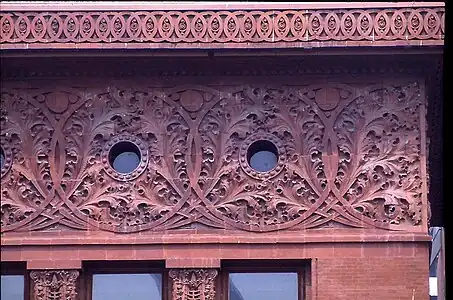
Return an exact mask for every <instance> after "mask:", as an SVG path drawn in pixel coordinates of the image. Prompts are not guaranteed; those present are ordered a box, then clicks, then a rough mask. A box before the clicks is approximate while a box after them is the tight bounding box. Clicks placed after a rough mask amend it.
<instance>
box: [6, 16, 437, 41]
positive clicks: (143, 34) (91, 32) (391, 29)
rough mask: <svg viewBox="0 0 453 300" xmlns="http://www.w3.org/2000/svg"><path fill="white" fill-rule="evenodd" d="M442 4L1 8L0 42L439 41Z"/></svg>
mask: <svg viewBox="0 0 453 300" xmlns="http://www.w3.org/2000/svg"><path fill="white" fill-rule="evenodd" d="M444 15H445V9H444V8H443V7H439V8H403V9H386V10H379V9H366V10H357V9H356V10H354V9H353V10H348V11H345V10H308V11H306V10H304V11H293V10H286V11H251V12H244V11H231V12H228V11H219V12H212V11H202V12H193V11H190V12H181V11H171V12H160V11H152V12H146V11H140V12H129V11H127V12H125V11H123V12H115V13H113V12H73V13H70V12H45V13H35V12H26V13H21V14H16V13H6V12H2V13H1V17H0V24H1V31H0V43H2V44H10V43H40V46H41V47H44V48H45V47H46V45H45V44H46V43H72V42H76V43H98V42H104V43H133V42H151V43H181V42H183V43H188V44H190V43H194V44H195V43H196V44H198V43H214V42H215V43H229V42H232V43H238V42H241V43H243V42H255V43H257V44H258V43H262V42H272V43H273V42H279V41H285V42H295V41H299V42H310V41H338V42H342V41H378V40H383V41H385V40H393V41H394V40H404V41H406V40H426V39H434V40H442V39H443V34H444V22H445V17H444Z"/></svg>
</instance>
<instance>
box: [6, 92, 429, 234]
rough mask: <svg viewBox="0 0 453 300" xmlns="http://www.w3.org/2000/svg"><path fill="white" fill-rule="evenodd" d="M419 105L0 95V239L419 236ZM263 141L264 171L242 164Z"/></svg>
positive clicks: (377, 96)
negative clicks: (4, 235)
mask: <svg viewBox="0 0 453 300" xmlns="http://www.w3.org/2000/svg"><path fill="white" fill-rule="evenodd" d="M422 94H423V93H422V91H421V88H420V87H419V86H418V84H417V83H405V84H400V85H399V84H393V85H385V86H382V85H377V86H369V87H360V88H358V87H352V86H348V85H341V84H331V85H327V84H326V85H309V86H300V87H295V86H293V87H288V86H276V87H272V86H258V85H257V86H240V87H225V88H223V89H221V90H218V89H214V88H211V87H207V86H205V87H200V86H190V87H176V88H171V89H158V88H142V87H134V88H131V87H129V88H122V87H119V86H116V87H115V86H110V87H108V88H97V89H96V88H93V89H83V90H82V89H79V90H77V89H70V88H66V89H65V88H60V89H55V90H20V91H18V90H4V91H2V131H1V139H2V150H3V153H4V156H5V160H4V161H5V164H4V165H3V167H2V206H1V213H2V231H8V230H39V229H41V228H45V227H48V226H52V225H53V224H61V225H64V226H66V227H69V228H75V229H88V228H98V229H100V230H107V231H113V232H135V231H143V230H155V231H159V230H166V229H178V228H186V227H187V226H191V224H202V225H204V226H209V227H213V228H226V229H240V230H246V231H272V230H280V229H291V228H294V229H297V230H302V229H310V228H320V227H325V226H341V227H345V226H346V227H354V228H363V227H369V228H383V229H394V230H408V231H418V230H419V229H417V228H420V227H421V225H422V224H423V223H424V222H426V220H424V219H423V218H426V217H424V215H423V211H424V210H426V205H427V204H426V200H425V199H426V191H425V190H424V188H423V181H424V180H426V175H425V170H424V169H423V168H424V164H423V159H424V157H422V144H421V141H422V137H423V134H424V133H423V131H424V130H425V129H423V130H422V129H421V127H420V124H422V123H423V122H421V121H422V120H421V116H422V113H423V110H424V100H423V96H422ZM23 108H25V109H23ZM24 113H28V115H27V116H28V117H27V116H25V115H21V114H24ZM38 129H39V130H38ZM26 130H28V131H29V132H31V133H32V134H30V135H28V134H25V133H23V132H24V131H26ZM35 132H36V133H35ZM21 134H22V135H21ZM33 134H34V135H33ZM262 141H266V142H267V143H269V144H272V145H273V146H272V147H274V148H275V153H277V162H276V165H275V167H273V168H272V169H271V170H270V171H268V172H260V171H256V170H254V169H253V168H252V167H251V166H250V163H249V159H250V157H249V153H248V151H249V149H250V148H251V147H252V145H255V144H256V143H257V142H262ZM122 142H128V143H131V144H133V145H135V146H134V147H136V150H137V151H136V153H137V156H138V157H139V160H138V161H137V166H136V168H135V169H134V170H133V171H131V172H128V173H119V172H117V171H116V170H115V169H114V168H113V167H112V165H111V161H110V153H111V152H112V149H113V147H114V146H115V145H117V144H118V143H122ZM423 147H424V145H423ZM21 157H26V159H22V158H21ZM36 158H37V159H36ZM24 186H25V187H24ZM23 190H24V192H23ZM35 190H36V191H35ZM33 193H34V194H33ZM31 194H32V195H34V196H28V197H29V198H30V199H33V201H32V200H29V199H28V198H27V196H26V195H31ZM4 195H6V196H7V197H6V198H5V199H6V201H4V200H3V197H4ZM11 195H13V196H11ZM18 195H20V197H19V196H18ZM8 197H9V198H8ZM37 199H39V201H38V200H37ZM37 201H38V203H37ZM3 225H6V226H3Z"/></svg>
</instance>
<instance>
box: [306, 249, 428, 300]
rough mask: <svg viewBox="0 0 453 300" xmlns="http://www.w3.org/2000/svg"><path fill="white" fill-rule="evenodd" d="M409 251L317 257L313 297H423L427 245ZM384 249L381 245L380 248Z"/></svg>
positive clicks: (390, 299) (422, 299)
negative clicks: (368, 255) (341, 256)
mask: <svg viewBox="0 0 453 300" xmlns="http://www.w3.org/2000/svg"><path fill="white" fill-rule="evenodd" d="M414 248H415V251H414V254H413V255H398V254H389V253H388V251H383V255H382V256H381V257H377V256H373V257H363V258H358V257H343V258H339V257H336V258H318V259H316V260H314V262H313V266H314V269H313V271H315V270H316V274H313V276H314V277H313V279H314V280H315V282H313V284H314V286H316V288H315V291H314V294H315V297H313V298H314V299H316V300H337V299H338V300H343V299H344V300H346V299H347V300H352V299H360V300H363V299H366V300H387V299H388V300H426V299H428V297H429V296H428V277H429V263H428V245H427V244H426V245H420V246H414ZM383 250H384V249H383Z"/></svg>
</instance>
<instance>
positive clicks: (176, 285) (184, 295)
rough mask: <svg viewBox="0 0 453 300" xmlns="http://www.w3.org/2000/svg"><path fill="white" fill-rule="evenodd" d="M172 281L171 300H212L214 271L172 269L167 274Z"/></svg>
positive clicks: (215, 272)
mask: <svg viewBox="0 0 453 300" xmlns="http://www.w3.org/2000/svg"><path fill="white" fill-rule="evenodd" d="M169 276H170V278H171V279H172V280H173V289H172V293H173V294H172V299H173V300H214V299H215V278H216V276H217V270H214V269H172V270H170V272H169Z"/></svg>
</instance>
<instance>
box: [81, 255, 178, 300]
mask: <svg viewBox="0 0 453 300" xmlns="http://www.w3.org/2000/svg"><path fill="white" fill-rule="evenodd" d="M82 270H83V271H82V273H81V276H80V295H79V299H84V300H93V276H94V275H100V274H112V275H114V274H160V275H161V278H162V282H161V288H162V300H169V299H171V290H170V288H169V287H170V285H169V279H168V272H169V271H168V269H166V268H165V262H160V261H158V262H156V261H152V262H150V261H90V262H84V267H83V269H82ZM150 299H151V298H150Z"/></svg>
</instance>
